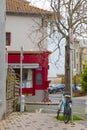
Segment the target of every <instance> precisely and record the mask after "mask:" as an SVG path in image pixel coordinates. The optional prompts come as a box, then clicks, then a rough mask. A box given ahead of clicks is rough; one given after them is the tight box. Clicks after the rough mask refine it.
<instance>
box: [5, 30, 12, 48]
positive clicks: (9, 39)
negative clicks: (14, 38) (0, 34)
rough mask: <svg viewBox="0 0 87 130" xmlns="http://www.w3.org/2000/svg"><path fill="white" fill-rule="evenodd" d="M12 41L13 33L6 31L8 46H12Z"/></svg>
mask: <svg viewBox="0 0 87 130" xmlns="http://www.w3.org/2000/svg"><path fill="white" fill-rule="evenodd" d="M10 43H11V33H10V32H6V46H10Z"/></svg>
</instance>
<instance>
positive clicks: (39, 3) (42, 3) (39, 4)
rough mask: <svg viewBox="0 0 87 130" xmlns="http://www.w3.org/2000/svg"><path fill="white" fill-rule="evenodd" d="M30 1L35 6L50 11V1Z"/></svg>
mask: <svg viewBox="0 0 87 130" xmlns="http://www.w3.org/2000/svg"><path fill="white" fill-rule="evenodd" d="M27 1H30V2H31V3H32V4H33V5H35V6H37V7H39V8H43V9H47V10H48V9H50V3H49V2H48V1H49V0H27Z"/></svg>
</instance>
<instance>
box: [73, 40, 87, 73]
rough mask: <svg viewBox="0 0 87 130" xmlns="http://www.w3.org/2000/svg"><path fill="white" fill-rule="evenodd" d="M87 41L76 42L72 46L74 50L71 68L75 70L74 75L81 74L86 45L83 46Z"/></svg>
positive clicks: (85, 56) (86, 55)
mask: <svg viewBox="0 0 87 130" xmlns="http://www.w3.org/2000/svg"><path fill="white" fill-rule="evenodd" d="M86 42H87V40H85V41H84V40H78V41H77V40H76V41H75V45H74V50H73V56H72V61H73V62H72V68H73V70H74V68H75V71H76V72H75V73H76V74H81V73H82V71H83V69H84V65H85V61H86V60H87V45H86V44H85V43H86Z"/></svg>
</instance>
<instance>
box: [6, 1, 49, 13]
mask: <svg viewBox="0 0 87 130" xmlns="http://www.w3.org/2000/svg"><path fill="white" fill-rule="evenodd" d="M6 13H14V14H18V13H20V14H45V15H51V12H50V11H47V10H43V9H40V8H37V7H34V6H31V5H30V4H29V2H28V1H26V0H6Z"/></svg>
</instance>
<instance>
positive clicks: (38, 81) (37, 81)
mask: <svg viewBox="0 0 87 130" xmlns="http://www.w3.org/2000/svg"><path fill="white" fill-rule="evenodd" d="M36 85H42V74H40V73H38V74H36Z"/></svg>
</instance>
